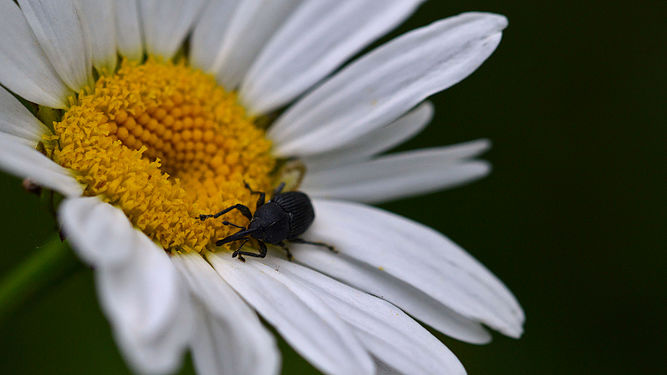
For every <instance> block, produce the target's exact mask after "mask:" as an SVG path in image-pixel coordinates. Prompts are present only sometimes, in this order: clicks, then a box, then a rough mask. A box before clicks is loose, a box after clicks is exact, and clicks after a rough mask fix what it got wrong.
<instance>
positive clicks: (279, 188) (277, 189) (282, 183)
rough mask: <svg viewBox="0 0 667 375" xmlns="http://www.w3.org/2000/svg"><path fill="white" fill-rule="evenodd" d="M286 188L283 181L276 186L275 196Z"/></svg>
mask: <svg viewBox="0 0 667 375" xmlns="http://www.w3.org/2000/svg"><path fill="white" fill-rule="evenodd" d="M284 188H285V183H284V182H281V183H280V185H278V187H277V188H276V190H274V191H273V196H274V197H275V196H276V195H278V194H280V193H282V192H283V189H284Z"/></svg>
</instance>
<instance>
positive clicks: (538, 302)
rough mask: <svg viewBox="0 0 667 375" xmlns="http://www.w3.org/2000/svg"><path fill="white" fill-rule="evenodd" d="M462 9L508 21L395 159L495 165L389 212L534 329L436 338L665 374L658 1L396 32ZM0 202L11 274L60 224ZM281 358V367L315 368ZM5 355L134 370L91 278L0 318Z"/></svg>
mask: <svg viewBox="0 0 667 375" xmlns="http://www.w3.org/2000/svg"><path fill="white" fill-rule="evenodd" d="M468 10H481V11H493V12H497V13H502V14H505V15H507V17H508V18H509V20H510V26H509V28H508V29H507V30H506V32H505V34H504V38H503V41H502V42H501V44H500V47H499V49H498V50H497V51H496V53H495V54H494V55H493V56H492V57H491V59H490V60H489V61H488V62H487V63H486V64H484V65H483V67H482V68H481V69H480V70H479V71H477V72H476V73H475V74H473V75H472V76H471V77H470V78H468V79H466V80H465V81H464V82H463V83H461V84H459V85H457V86H455V87H453V88H451V89H449V90H447V91H446V92H443V93H441V94H439V95H437V96H435V97H434V98H433V101H434V102H435V104H436V108H437V113H436V118H435V120H434V121H433V123H432V124H431V126H430V127H429V128H428V129H427V130H426V131H424V132H423V133H422V134H421V135H419V136H418V137H417V138H415V139H414V140H412V141H410V142H409V143H408V144H406V145H404V146H402V147H401V149H412V148H418V147H428V146H437V145H443V144H450V143H455V142H460V141H466V140H471V139H476V138H480V137H488V138H490V139H491V140H492V141H493V144H494V146H493V149H492V151H491V152H489V153H488V154H486V155H485V156H484V158H486V159H488V160H490V161H491V162H492V163H493V165H494V171H493V173H492V174H491V176H490V177H488V178H487V179H484V180H482V181H480V182H477V183H475V184H472V185H469V186H466V187H463V188H458V189H454V190H450V191H446V192H440V193H437V194H431V195H428V196H422V197H418V198H413V199H406V200H402V201H398V202H394V203H390V204H385V205H383V207H384V208H387V209H390V210H392V211H395V212H398V213H400V214H402V215H405V216H407V217H410V218H412V219H414V220H417V221H420V222H423V223H425V224H427V225H430V226H432V227H434V228H436V229H438V230H440V231H441V232H443V233H445V234H447V235H448V236H449V237H451V238H452V239H453V240H455V241H456V242H458V243H459V244H461V245H462V246H463V247H464V248H466V249H468V250H469V251H470V252H471V253H472V254H473V255H475V256H476V257H477V258H478V259H479V260H480V261H482V262H483V263H484V264H486V265H487V266H488V267H489V268H490V269H491V270H493V271H494V272H495V273H496V274H497V275H498V276H499V277H500V278H501V279H502V280H503V281H505V283H506V284H507V285H508V286H509V287H510V288H511V289H512V290H513V291H514V293H515V294H516V296H517V297H518V299H519V301H520V302H521V303H522V305H523V307H524V309H525V311H526V314H527V323H526V326H525V330H526V332H525V335H524V337H523V338H521V339H520V340H513V339H508V338H505V337H501V336H499V335H495V339H494V342H493V343H491V344H490V345H485V346H474V345H470V344H464V343H460V342H457V341H455V340H452V339H448V338H444V337H441V338H442V339H443V340H444V341H445V342H446V343H447V345H449V346H450V348H452V350H453V351H454V352H455V353H456V354H457V355H458V356H459V358H460V359H461V361H462V362H463V364H464V365H465V366H466V368H467V369H468V371H469V373H470V374H536V373H539V374H592V373H596V374H597V373H599V374H603V373H606V374H628V373H632V374H638V373H645V374H653V373H664V371H665V367H666V366H665V348H666V346H665V333H666V332H665V325H664V319H665V317H666V316H667V314H666V312H667V311H666V308H665V307H666V299H665V297H666V295H665V288H664V287H665V277H664V276H665V275H664V270H665V223H666V220H665V219H666V218H665V203H666V202H665V199H664V192H665V181H667V180H666V179H665V172H666V170H665V157H664V155H665V153H664V142H665V139H666V138H665V135H666V134H665V120H666V119H667V116H666V115H667V113H666V111H665V99H666V98H667V95H665V94H666V92H665V91H666V87H667V82H666V74H665V68H666V67H667V59H666V56H667V53H666V52H667V51H666V48H667V38H666V36H667V35H666V34H667V33H666V31H667V27H666V26H667V23H666V20H667V2H666V1H657V0H656V1H642V0H637V1H633V2H609V1H600V2H596V1H559V2H544V3H543V2H532V1H530V2H529V1H502V2H501V1H437V0H432V1H430V2H428V3H427V4H425V5H424V6H423V7H422V8H420V10H419V11H418V12H417V14H416V15H415V16H414V17H412V18H411V19H410V20H409V21H408V22H406V24H404V25H403V26H402V27H401V28H400V29H399V30H397V31H396V32H394V33H392V36H395V35H398V34H399V33H401V32H404V31H406V30H409V29H412V28H415V27H419V26H422V25H426V24H428V23H430V22H432V21H435V20H437V19H439V18H443V17H446V16H449V15H454V14H457V13H460V12H463V11H468ZM384 40H387V38H385V39H384ZM0 194H1V195H2V196H3V197H4V198H3V199H2V201H0V205H1V206H0V210H1V212H3V214H2V215H1V216H0V220H1V221H2V225H0V235H2V237H3V239H4V241H5V245H4V247H5V249H4V251H3V256H2V257H1V258H0V275H4V274H5V273H6V272H8V270H10V269H12V268H13V266H15V265H16V264H18V263H19V262H20V261H21V260H22V259H24V258H26V257H28V256H29V255H30V254H31V252H33V251H34V249H35V247H36V246H37V245H39V244H40V243H43V242H44V240H45V239H46V238H48V237H49V236H50V235H51V234H52V233H53V230H54V226H55V224H54V221H53V219H52V218H51V217H50V216H49V214H48V213H47V212H46V211H44V210H43V209H42V208H41V206H40V205H39V202H38V200H37V199H36V198H35V197H33V196H30V195H28V194H26V193H25V192H24V191H23V190H22V189H21V187H20V181H19V180H17V179H15V178H12V177H8V176H6V175H2V176H0ZM281 348H282V349H283V351H284V358H283V362H284V365H283V369H284V373H289V374H295V373H299V374H301V373H316V372H315V371H314V370H313V369H312V368H311V367H309V365H308V364H307V363H306V362H305V361H303V360H302V359H300V358H299V357H298V356H297V355H296V354H295V353H294V352H293V351H291V350H290V349H289V348H288V347H287V346H286V345H285V343H284V342H281ZM0 353H2V354H1V358H2V360H0V373H2V374H41V373H45V372H46V373H50V374H125V373H128V370H127V368H126V366H125V364H124V363H123V361H122V359H121V357H120V355H119V353H118V351H117V349H116V346H115V344H114V342H113V339H112V337H111V334H110V329H109V325H108V323H107V322H106V320H105V319H104V317H103V316H102V314H101V312H100V309H99V307H98V304H97V300H96V296H95V287H94V284H93V277H92V271H90V270H82V271H78V272H76V273H75V274H73V275H72V276H70V277H68V278H66V279H64V280H63V281H61V282H58V283H54V285H53V286H52V287H51V288H50V289H49V290H47V291H46V292H45V293H43V294H41V295H39V296H38V297H37V298H35V299H33V300H32V301H31V302H30V303H29V304H27V305H26V306H25V308H23V309H22V310H20V311H19V312H18V313H17V314H15V315H13V316H12V317H11V318H10V319H9V320H8V321H5V322H4V324H2V325H0ZM192 372H193V370H192V366H191V364H190V363H189V360H188V363H187V364H186V366H185V368H184V370H183V374H190V373H192Z"/></svg>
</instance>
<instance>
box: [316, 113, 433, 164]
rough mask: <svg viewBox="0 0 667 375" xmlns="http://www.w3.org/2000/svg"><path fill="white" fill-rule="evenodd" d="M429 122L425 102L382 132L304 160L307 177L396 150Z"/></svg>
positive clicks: (430, 117) (365, 136)
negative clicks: (323, 170) (395, 148)
mask: <svg viewBox="0 0 667 375" xmlns="http://www.w3.org/2000/svg"><path fill="white" fill-rule="evenodd" d="M432 118H433V104H431V103H430V102H425V103H424V104H422V105H420V106H419V107H417V108H416V109H413V110H412V111H410V112H409V113H408V114H406V115H404V116H403V117H401V118H399V119H398V120H396V121H394V122H392V123H391V124H389V125H387V126H384V127H382V128H379V129H376V130H373V131H371V132H370V133H368V134H364V135H363V136H361V137H359V138H357V139H355V140H354V141H352V142H351V143H348V144H346V145H345V146H343V147H340V148H337V149H335V150H331V151H328V152H324V153H321V154H316V155H313V156H312V157H308V158H306V159H305V160H304V162H305V163H306V165H307V170H308V173H316V172H317V171H319V170H321V169H326V168H331V167H333V166H338V165H344V164H349V163H350V162H352V161H358V160H364V159H367V158H369V157H371V156H373V155H376V154H379V153H381V152H383V151H386V150H389V149H390V148H392V147H394V146H397V145H399V144H401V143H403V142H404V141H406V140H408V139H410V138H412V137H414V136H415V135H417V134H418V133H419V132H420V131H422V130H423V129H424V128H425V127H426V125H427V124H428V123H429V122H430V121H431V119H432Z"/></svg>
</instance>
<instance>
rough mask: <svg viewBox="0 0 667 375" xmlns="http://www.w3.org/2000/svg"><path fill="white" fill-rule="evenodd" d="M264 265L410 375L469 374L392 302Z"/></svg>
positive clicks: (289, 266)
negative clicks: (319, 301)
mask: <svg viewBox="0 0 667 375" xmlns="http://www.w3.org/2000/svg"><path fill="white" fill-rule="evenodd" d="M263 262H264V263H266V264H269V265H270V266H272V267H273V268H275V269H278V270H279V272H280V273H281V274H283V275H285V276H288V277H289V278H291V279H294V280H296V281H298V282H300V283H301V284H303V285H306V286H307V287H308V288H309V289H310V290H311V291H312V292H313V293H314V294H316V295H317V296H318V297H319V298H320V299H322V301H324V303H326V304H327V305H328V306H329V307H330V308H331V309H333V310H334V312H336V313H337V314H338V316H340V317H341V319H343V320H344V321H345V322H347V323H348V324H349V325H350V326H352V327H353V328H354V329H355V333H356V334H357V337H359V340H360V341H361V342H362V344H363V345H364V346H365V347H366V348H367V349H368V350H369V351H370V352H371V353H372V354H373V356H374V357H377V358H379V359H381V360H382V361H383V362H385V363H387V364H389V365H391V367H393V368H396V369H398V370H400V371H401V372H403V373H406V374H408V373H413V374H443V373H444V374H465V370H464V369H463V366H462V365H461V363H460V362H459V361H458V359H457V358H456V357H455V356H454V354H452V352H450V351H449V350H448V349H447V347H445V345H444V344H442V343H441V342H440V341H438V339H436V338H435V337H433V335H431V334H430V333H429V332H428V331H427V330H426V329H424V328H423V327H422V326H420V325H419V324H418V323H417V322H415V321H414V320H412V319H411V318H410V317H408V316H407V315H405V314H404V313H403V312H402V311H401V310H399V309H398V308H396V307H394V306H393V305H391V304H389V303H388V302H385V301H383V300H381V299H379V298H376V297H373V296H371V295H369V294H366V293H363V292H360V291H358V290H356V289H354V288H351V287H349V286H346V285H343V284H341V283H339V282H337V281H335V280H333V279H330V278H328V277H326V276H324V275H322V274H320V273H318V272H315V271H312V270H309V269H307V268H304V267H301V266H299V265H296V264H294V263H291V262H288V261H285V260H282V259H279V258H276V257H270V258H266V259H264V260H263Z"/></svg>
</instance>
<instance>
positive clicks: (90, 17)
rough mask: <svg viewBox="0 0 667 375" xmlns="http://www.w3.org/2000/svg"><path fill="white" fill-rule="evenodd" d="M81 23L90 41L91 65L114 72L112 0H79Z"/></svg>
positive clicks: (115, 61) (114, 50) (114, 42)
mask: <svg viewBox="0 0 667 375" xmlns="http://www.w3.org/2000/svg"><path fill="white" fill-rule="evenodd" d="M79 3H80V6H79V9H81V23H82V24H83V28H84V30H85V31H86V36H87V37H88V40H89V41H90V47H91V52H92V62H93V66H95V68H97V70H98V71H105V72H107V73H110V72H114V71H115V69H116V63H117V61H118V56H117V54H116V14H115V11H116V10H115V8H114V0H79Z"/></svg>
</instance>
